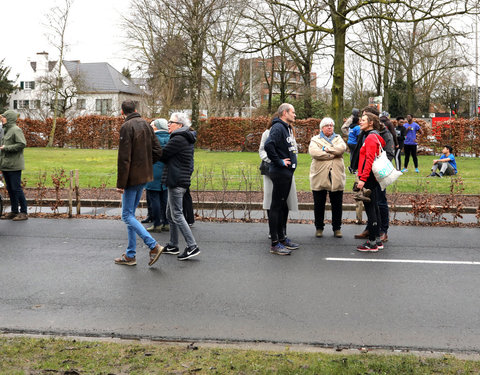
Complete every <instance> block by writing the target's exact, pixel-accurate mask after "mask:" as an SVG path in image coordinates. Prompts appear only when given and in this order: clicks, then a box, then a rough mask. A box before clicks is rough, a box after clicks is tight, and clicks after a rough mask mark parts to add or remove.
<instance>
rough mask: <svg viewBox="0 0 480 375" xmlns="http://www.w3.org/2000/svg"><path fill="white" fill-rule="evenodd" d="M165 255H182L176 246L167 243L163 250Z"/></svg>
mask: <svg viewBox="0 0 480 375" xmlns="http://www.w3.org/2000/svg"><path fill="white" fill-rule="evenodd" d="M163 253H164V254H172V255H177V254H180V249H179V248H178V247H176V246H172V245H170V244H169V243H167V244H166V245H165V247H164V248H163Z"/></svg>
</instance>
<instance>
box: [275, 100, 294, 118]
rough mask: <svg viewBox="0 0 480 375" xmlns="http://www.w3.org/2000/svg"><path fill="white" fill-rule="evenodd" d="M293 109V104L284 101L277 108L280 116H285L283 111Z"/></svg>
mask: <svg viewBox="0 0 480 375" xmlns="http://www.w3.org/2000/svg"><path fill="white" fill-rule="evenodd" d="M292 109H293V105H291V104H290V103H283V104H280V107H278V110H277V113H278V117H282V116H283V112H285V111H290V110H292Z"/></svg>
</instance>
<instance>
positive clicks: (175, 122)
mask: <svg viewBox="0 0 480 375" xmlns="http://www.w3.org/2000/svg"><path fill="white" fill-rule="evenodd" d="M168 124H169V125H170V124H178V125H183V124H182V123H181V122H178V121H169V122H168Z"/></svg>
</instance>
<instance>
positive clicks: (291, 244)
mask: <svg viewBox="0 0 480 375" xmlns="http://www.w3.org/2000/svg"><path fill="white" fill-rule="evenodd" d="M280 243H281V244H282V245H283V246H285V247H286V248H287V249H288V250H298V249H299V248H300V244H298V243H295V242H293V241H292V240H291V239H290V238H288V237H285V239H284V240H282V241H280Z"/></svg>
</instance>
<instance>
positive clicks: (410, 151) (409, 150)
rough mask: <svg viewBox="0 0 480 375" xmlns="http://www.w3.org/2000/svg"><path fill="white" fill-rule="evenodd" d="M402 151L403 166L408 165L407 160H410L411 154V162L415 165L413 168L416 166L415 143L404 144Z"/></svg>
mask: <svg viewBox="0 0 480 375" xmlns="http://www.w3.org/2000/svg"><path fill="white" fill-rule="evenodd" d="M403 151H404V152H405V168H407V167H408V162H409V161H410V155H412V159H413V164H414V165H415V168H418V159H417V145H404V146H403Z"/></svg>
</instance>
